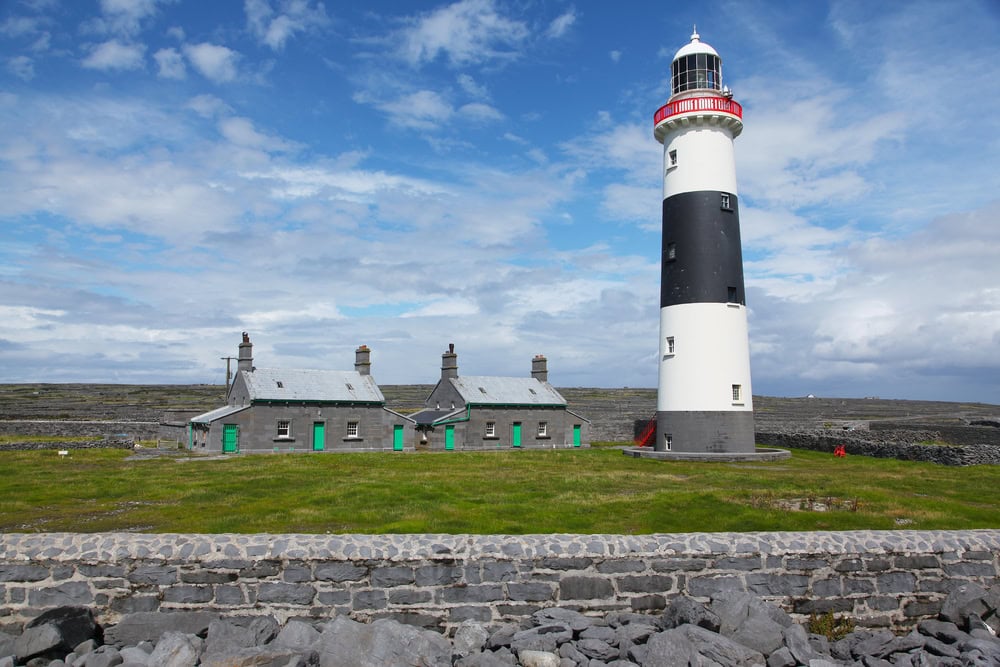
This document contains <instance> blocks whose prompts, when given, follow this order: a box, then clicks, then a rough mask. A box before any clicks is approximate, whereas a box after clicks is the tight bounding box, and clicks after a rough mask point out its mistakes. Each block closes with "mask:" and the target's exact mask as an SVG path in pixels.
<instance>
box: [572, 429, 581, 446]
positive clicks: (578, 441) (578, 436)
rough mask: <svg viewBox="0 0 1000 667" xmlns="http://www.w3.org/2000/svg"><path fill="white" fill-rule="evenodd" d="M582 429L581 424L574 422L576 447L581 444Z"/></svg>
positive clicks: (574, 444) (574, 442)
mask: <svg viewBox="0 0 1000 667" xmlns="http://www.w3.org/2000/svg"><path fill="white" fill-rule="evenodd" d="M580 430H581V427H580V425H579V424H573V446H574V447H579V446H580Z"/></svg>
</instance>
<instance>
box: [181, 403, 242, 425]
mask: <svg viewBox="0 0 1000 667" xmlns="http://www.w3.org/2000/svg"><path fill="white" fill-rule="evenodd" d="M249 407H250V406H249V405H224V406H222V407H221V408H216V409H214V410H209V411H208V412H206V413H204V414H200V415H198V416H197V417H191V423H192V424H210V423H212V422H214V421H215V420H217V419H222V418H223V417H228V416H229V415H233V414H236V413H237V412H239V411H241V410H246V409H248V408H249Z"/></svg>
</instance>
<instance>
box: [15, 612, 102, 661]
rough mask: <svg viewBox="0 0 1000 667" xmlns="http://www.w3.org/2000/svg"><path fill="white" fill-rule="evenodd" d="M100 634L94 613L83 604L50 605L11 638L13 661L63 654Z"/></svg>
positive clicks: (96, 638)
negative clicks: (68, 605)
mask: <svg viewBox="0 0 1000 667" xmlns="http://www.w3.org/2000/svg"><path fill="white" fill-rule="evenodd" d="M101 634H102V633H101V629H100V627H99V626H98V625H97V621H96V620H94V613H93V612H92V611H91V610H90V609H88V608H86V607H56V608H55V609H49V610H48V611H45V612H42V613H41V614H40V615H39V616H37V617H36V618H34V619H32V620H31V621H29V622H28V623H27V624H26V625H25V626H24V632H22V633H21V635H20V636H19V637H18V638H17V639H16V640H14V654H15V656H16V662H19V663H25V662H27V661H28V660H31V659H32V658H48V659H55V658H57V657H62V656H64V655H66V654H67V653H69V652H70V651H71V650H73V647H75V646H77V645H78V644H82V643H83V642H85V641H87V640H88V639H95V640H99V639H100V638H101Z"/></svg>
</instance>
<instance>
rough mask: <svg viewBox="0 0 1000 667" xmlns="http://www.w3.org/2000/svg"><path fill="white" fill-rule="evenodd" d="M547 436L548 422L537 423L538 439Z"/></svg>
mask: <svg viewBox="0 0 1000 667" xmlns="http://www.w3.org/2000/svg"><path fill="white" fill-rule="evenodd" d="M548 434H549V423H548V422H538V437H539V438H544V437H546V436H548Z"/></svg>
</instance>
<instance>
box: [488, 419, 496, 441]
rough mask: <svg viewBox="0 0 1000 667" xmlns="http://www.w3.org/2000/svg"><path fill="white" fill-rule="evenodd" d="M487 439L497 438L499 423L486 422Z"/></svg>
mask: <svg viewBox="0 0 1000 667" xmlns="http://www.w3.org/2000/svg"><path fill="white" fill-rule="evenodd" d="M486 437H487V438H495V437H497V423H496V422H486Z"/></svg>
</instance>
